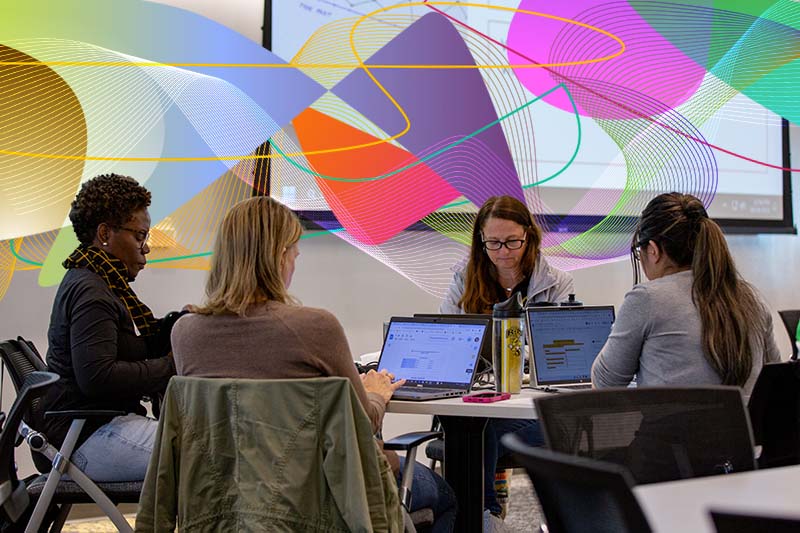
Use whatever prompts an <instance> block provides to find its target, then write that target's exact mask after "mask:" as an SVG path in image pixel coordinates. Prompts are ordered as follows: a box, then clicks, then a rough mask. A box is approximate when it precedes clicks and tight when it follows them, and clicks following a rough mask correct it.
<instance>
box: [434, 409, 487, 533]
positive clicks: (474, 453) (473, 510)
mask: <svg viewBox="0 0 800 533" xmlns="http://www.w3.org/2000/svg"><path fill="white" fill-rule="evenodd" d="M439 420H440V421H441V422H442V429H443V430H444V463H443V468H444V478H445V480H447V482H448V483H449V484H450V486H451V487H452V488H453V490H454V491H455V493H456V498H457V499H458V517H457V518H456V525H455V528H454V531H464V532H470V531H476V532H480V531H483V430H484V428H485V427H486V422H487V419H486V418H480V417H470V416H441V415H440V416H439Z"/></svg>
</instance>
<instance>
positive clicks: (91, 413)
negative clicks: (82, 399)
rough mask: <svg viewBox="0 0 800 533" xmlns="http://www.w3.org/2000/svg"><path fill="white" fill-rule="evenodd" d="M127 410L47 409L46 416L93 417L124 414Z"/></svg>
mask: <svg viewBox="0 0 800 533" xmlns="http://www.w3.org/2000/svg"><path fill="white" fill-rule="evenodd" d="M125 414H126V413H125V411H112V410H110V409H73V410H68V411H47V412H45V414H44V417H45V418H57V417H66V418H84V419H85V418H92V417H96V416H124V415H125Z"/></svg>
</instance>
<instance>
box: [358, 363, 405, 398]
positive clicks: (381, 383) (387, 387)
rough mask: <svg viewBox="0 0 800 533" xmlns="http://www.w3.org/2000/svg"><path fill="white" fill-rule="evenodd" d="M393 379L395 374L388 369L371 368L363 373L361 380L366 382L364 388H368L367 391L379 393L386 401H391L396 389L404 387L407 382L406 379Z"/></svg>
mask: <svg viewBox="0 0 800 533" xmlns="http://www.w3.org/2000/svg"><path fill="white" fill-rule="evenodd" d="M393 379H394V374H391V373H389V372H388V371H386V370H381V371H380V372H375V371H374V370H370V371H369V372H367V373H366V374H361V382H362V383H363V384H364V388H365V389H367V392H374V393H375V394H379V395H380V396H381V397H382V398H383V401H384V402H386V403H389V400H391V399H392V394H394V391H396V390H397V389H399V388H400V387H402V386H403V385H404V384H405V382H406V380H404V379H398V380H397V381H395V382H394V383H392V380H393Z"/></svg>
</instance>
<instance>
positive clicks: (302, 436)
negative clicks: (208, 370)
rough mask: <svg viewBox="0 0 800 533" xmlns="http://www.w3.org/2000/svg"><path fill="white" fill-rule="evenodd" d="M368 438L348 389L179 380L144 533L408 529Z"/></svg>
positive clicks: (163, 427)
mask: <svg viewBox="0 0 800 533" xmlns="http://www.w3.org/2000/svg"><path fill="white" fill-rule="evenodd" d="M372 433H373V432H372V426H371V423H370V421H369V417H368V416H367V414H366V412H365V411H364V409H363V407H362V406H361V404H360V402H359V400H358V396H357V395H356V393H355V390H354V389H353V387H352V385H351V384H350V381H349V380H347V379H345V378H314V379H285V380H248V379H203V378H188V377H181V376H176V377H173V378H172V379H171V380H170V383H169V386H168V387H167V391H166V393H165V397H164V403H163V406H162V411H161V417H160V419H159V425H158V432H157V434H156V443H155V449H154V451H153V455H152V456H151V460H150V464H149V466H148V469H147V477H146V478H145V482H144V487H143V489H142V496H141V499H140V502H139V512H138V513H137V517H136V530H137V531H140V530H141V531H150V530H153V529H157V530H162V529H169V530H171V527H172V526H174V525H175V523H176V522H177V524H178V525H180V529H186V530H191V529H192V527H193V526H195V525H196V526H202V525H204V524H206V522H204V521H208V520H212V518H213V520H214V521H215V526H216V528H217V529H219V530H220V531H227V530H233V529H243V528H244V529H247V528H248V526H249V527H250V528H251V529H261V528H263V527H264V524H267V523H268V524H271V526H270V527H271V529H275V530H281V531H283V530H287V531H290V530H298V529H303V530H305V529H309V530H322V529H325V530H332V531H338V530H340V529H341V530H348V529H349V530H353V531H355V530H364V531H366V530H370V531H371V530H376V531H378V530H381V531H382V530H389V529H392V528H390V527H389V526H390V524H394V525H395V526H397V528H402V521H403V518H402V512H401V508H400V503H399V497H398V495H397V483H396V480H395V478H394V475H393V474H392V471H391V467H390V466H389V464H388V462H387V461H386V459H385V457H384V456H383V454H382V453H381V451H380V449H379V448H378V445H377V442H376V441H375V439H374V437H373V434H372ZM337 528H338V529H337Z"/></svg>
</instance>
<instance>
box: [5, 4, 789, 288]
mask: <svg viewBox="0 0 800 533" xmlns="http://www.w3.org/2000/svg"><path fill="white" fill-rule="evenodd" d="M456 4H457V5H458V7H459V9H460V10H504V11H506V12H510V13H512V15H513V16H512V18H511V19H510V20H511V22H510V24H509V25H508V28H507V31H504V34H503V36H502V39H498V38H496V37H493V36H490V35H487V34H486V33H484V32H482V31H480V30H479V29H477V28H474V27H471V26H470V25H469V24H467V23H465V22H464V21H463V20H460V19H459V18H458V16H457V15H458V12H457V11H456V10H452V9H448V8H449V7H452V6H454V5H456ZM411 5H413V6H419V7H422V8H424V11H423V13H422V14H413V15H410V14H408V13H407V12H404V11H403V9H402V7H403V6H411ZM0 10H2V11H0V99H1V100H2V105H0V205H2V206H3V208H2V209H0V297H2V295H4V294H5V292H6V290H7V288H8V286H9V284H10V283H12V278H13V275H14V272H16V271H20V270H38V271H39V283H40V284H41V285H42V286H50V285H54V284H56V283H58V281H59V280H60V279H61V276H62V275H63V268H62V267H61V262H62V261H63V259H64V258H65V257H66V255H67V254H68V253H69V252H70V251H71V250H72V249H73V248H74V247H75V246H76V245H77V241H76V238H75V236H74V234H73V232H72V229H71V227H70V226H69V220H68V217H67V215H68V213H69V206H70V202H71V200H72V198H73V197H74V195H75V193H76V192H77V190H78V188H79V186H80V184H81V183H82V182H83V181H85V180H87V179H89V178H91V177H92V176H95V175H97V174H101V173H105V172H117V173H122V174H128V175H131V176H133V177H135V178H136V179H138V180H139V181H140V182H141V183H143V184H144V185H145V186H146V187H148V188H149V189H150V190H151V192H152V193H153V205H152V206H151V209H150V211H151V215H152V219H153V222H154V227H153V232H152V237H151V249H152V252H151V255H150V259H149V263H150V267H156V268H178V269H203V268H207V267H208V258H209V255H210V253H211V252H210V250H211V246H212V240H213V236H214V229H215V227H216V225H217V224H218V223H219V221H220V220H221V217H222V216H223V214H224V213H225V211H226V209H227V208H228V207H229V206H230V205H232V204H233V203H235V202H236V201H238V200H241V199H243V198H246V197H248V196H250V195H251V194H252V192H253V187H254V186H255V187H258V183H254V175H255V170H256V167H257V166H258V165H263V163H264V161H265V160H268V161H269V163H270V165H271V181H272V182H271V190H270V191H264V192H265V193H271V194H273V195H274V196H276V197H277V198H278V199H280V200H281V201H282V202H284V203H285V204H287V205H289V206H290V207H292V208H293V209H296V210H299V211H303V212H304V213H305V214H306V215H307V216H308V218H309V219H310V220H312V221H314V222H316V224H317V226H319V227H320V228H322V229H320V230H319V231H309V232H307V233H306V234H305V235H304V239H313V238H317V237H318V236H320V235H325V234H331V235H335V236H336V237H338V238H341V239H343V240H344V241H346V242H347V243H349V244H350V245H352V246H354V247H357V248H359V249H361V250H362V251H364V252H366V253H368V254H369V255H371V256H372V257H374V258H375V259H377V260H379V261H381V262H383V263H384V264H386V265H388V266H389V267H391V268H392V269H394V270H395V271H397V272H398V273H399V274H401V275H403V276H405V277H407V278H408V279H410V280H411V281H413V282H414V283H415V284H417V285H418V286H419V287H421V288H422V289H423V290H425V291H427V292H429V293H431V294H433V295H437V296H441V295H443V293H444V291H445V289H446V287H447V284H448V283H449V280H450V278H451V269H452V267H453V266H454V265H455V264H456V263H458V262H459V261H460V260H461V259H462V258H463V257H464V255H465V254H466V250H467V246H468V244H469V238H470V226H471V221H472V216H473V214H474V213H475V211H476V210H477V207H478V206H480V205H481V203H483V201H484V200H485V199H486V198H488V197H490V196H493V195H497V194H510V195H513V196H516V197H518V198H520V199H523V200H524V201H526V202H527V204H528V206H529V207H530V208H531V210H532V211H533V212H534V213H535V214H536V216H537V220H538V221H539V223H540V224H541V225H542V227H543V229H544V230H545V239H544V242H543V253H545V254H546V255H547V256H548V257H549V258H550V260H551V262H552V263H553V264H555V265H556V266H558V267H561V268H565V269H577V268H584V267H587V266H591V265H594V264H598V263H601V262H606V261H614V260H617V259H618V258H620V257H622V256H625V255H627V254H628V252H629V247H630V233H631V231H632V229H633V224H634V217H635V216H636V215H638V213H639V212H640V211H641V209H642V208H643V207H644V205H645V204H646V202H647V201H648V200H649V199H650V198H651V197H652V196H653V194H654V192H655V191H668V190H680V191H683V192H689V193H692V194H695V195H697V196H698V197H700V198H701V199H702V200H703V201H704V202H706V203H711V202H713V200H714V198H715V194H716V192H717V188H718V184H719V179H720V167H719V163H718V162H719V160H720V158H721V157H724V158H729V159H730V158H733V159H737V160H740V161H743V162H744V163H746V164H747V165H751V166H752V167H753V168H761V167H771V168H776V167H777V168H778V169H779V168H780V165H779V164H776V162H775V161H767V160H765V159H763V158H759V157H758V156H757V154H746V153H740V152H738V151H734V150H731V149H730V148H729V147H728V146H726V145H724V144H720V143H718V142H715V141H714V140H709V139H708V138H706V135H704V132H703V128H704V125H707V123H709V122H710V121H712V120H713V119H714V117H715V113H717V112H718V111H719V110H720V109H722V108H723V106H725V105H726V104H728V103H729V102H731V101H732V100H733V99H734V98H737V97H739V96H741V95H744V96H746V97H747V98H748V99H749V100H748V101H752V102H755V103H757V104H759V108H758V109H755V108H753V109H752V110H749V108H748V107H747V106H738V107H737V108H736V109H737V110H738V112H740V113H741V117H740V119H741V120H743V121H747V120H748V116H749V115H748V113H752V114H754V115H755V114H757V113H760V112H761V111H760V109H761V108H765V109H767V110H770V111H771V112H773V113H775V114H776V115H779V116H782V117H785V118H787V119H788V120H789V121H791V122H793V123H795V124H797V123H800V122H798V119H800V103H799V102H800V100H798V98H797V96H796V95H797V94H798V89H799V88H800V87H799V86H800V83H798V80H800V61H798V58H800V4H799V3H797V2H793V1H791V0H780V1H777V2H772V1H760V0H758V1H757V0H753V1H712V0H695V1H685V2H681V3H677V2H670V1H665V2H657V1H636V0H631V1H611V2H609V1H599V0H569V1H566V0H564V1H561V2H546V3H545V2H540V1H534V0H523V1H522V2H519V5H518V6H515V7H502V6H496V5H489V4H483V3H471V2H437V1H431V2H414V3H407V4H399V5H398V6H396V7H384V8H377V9H375V10H373V11H372V12H370V13H365V14H363V15H357V16H353V17H348V18H344V19H339V20H336V21H334V22H332V23H330V24H328V25H325V26H323V27H321V28H320V29H319V30H318V31H316V32H315V33H314V34H313V35H312V36H311V37H310V38H309V39H308V41H307V42H306V43H305V44H304V45H303V47H302V48H301V49H300V50H299V51H298V52H297V54H296V55H295V56H294V57H291V58H281V57H278V56H276V55H274V54H272V53H271V52H269V51H267V50H265V49H263V48H262V47H260V46H258V45H257V44H256V43H253V42H252V41H249V40H248V39H246V38H244V37H242V36H241V35H238V34H237V33H235V32H234V31H232V30H229V29H227V28H225V27H224V26H221V25H219V24H217V23H215V22H213V21H211V20H208V19H205V18H203V17H201V16H199V15H195V14H193V13H190V12H187V11H184V10H180V9H177V8H173V7H169V6H165V5H161V4H153V3H149V2H143V1H138V0H113V1H108V0H62V1H60V2H57V3H54V2H49V1H43V0H28V1H25V2H22V1H7V2H4V5H3V7H2V8H0ZM556 123H557V124H556ZM554 125H557V126H558V129H557V131H558V132H560V133H559V134H558V135H555V134H554V133H553V131H556V130H553V129H552V128H553V127H554ZM588 125H591V127H592V128H594V129H595V130H597V131H601V132H602V133H603V134H604V136H605V142H606V143H607V146H608V147H610V148H611V149H612V151H613V152H614V157H613V159H614V163H613V165H612V164H610V163H609V165H608V166H609V168H611V167H612V166H613V167H614V168H615V169H616V170H615V172H617V174H618V175H620V176H622V180H623V183H622V185H621V186H618V187H615V188H604V187H599V186H598V187H596V188H593V187H588V188H585V189H582V190H580V193H578V194H577V195H576V196H574V198H573V200H571V201H572V203H571V205H570V206H569V208H568V209H566V210H565V209H564V208H563V205H561V206H559V207H558V208H555V207H554V206H553V204H552V202H551V200H550V197H549V196H548V193H547V191H546V190H545V188H543V187H542V186H543V185H545V184H550V185H552V184H554V183H558V180H560V179H566V178H567V177H568V173H569V172H572V173H573V174H574V173H576V172H580V168H579V164H580V158H579V154H580V153H582V151H583V153H585V152H586V151H587V150H591V149H592V147H591V146H587V145H586V141H585V139H584V136H583V134H582V132H584V131H586V128H587V127H588ZM554 137H555V138H554ZM723 138H724V136H723ZM267 140H269V141H270V145H271V148H270V152H269V153H268V154H264V153H262V152H261V151H259V150H258V147H259V146H261V145H262V144H263V143H264V142H265V141H267ZM603 146H605V145H603ZM594 149H597V147H594ZM554 153H557V155H554ZM778 163H779V162H778ZM794 170H796V169H794ZM298 191H302V194H299V193H298ZM589 208H591V209H589ZM587 210H589V211H591V212H594V213H597V212H601V213H603V214H604V215H605V217H603V218H601V219H599V220H595V221H594V222H593V223H592V225H591V226H590V227H586V228H583V229H582V230H581V231H575V230H574V228H575V227H576V226H575V225H574V224H570V222H571V220H572V219H573V218H574V219H576V220H577V219H581V217H584V214H585V213H586V212H587ZM330 213H332V214H333V215H334V217H335V220H334V219H333V218H332V217H331V216H330ZM409 227H414V228H415V231H406V229H407V228H409ZM420 228H425V229H426V231H417V230H419V229H420ZM565 228H572V229H568V230H565Z"/></svg>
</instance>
